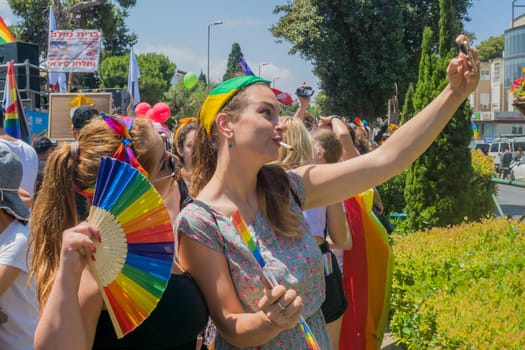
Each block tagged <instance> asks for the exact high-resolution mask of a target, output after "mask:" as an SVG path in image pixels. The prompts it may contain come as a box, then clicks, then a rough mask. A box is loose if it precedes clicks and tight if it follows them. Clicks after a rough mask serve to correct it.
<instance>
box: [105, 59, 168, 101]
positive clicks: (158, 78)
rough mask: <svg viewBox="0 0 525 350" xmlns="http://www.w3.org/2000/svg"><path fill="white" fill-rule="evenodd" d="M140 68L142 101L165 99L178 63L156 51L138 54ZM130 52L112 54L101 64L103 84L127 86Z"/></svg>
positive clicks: (106, 85)
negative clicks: (119, 54)
mask: <svg viewBox="0 0 525 350" xmlns="http://www.w3.org/2000/svg"><path fill="white" fill-rule="evenodd" d="M137 62H138V64H139V69H140V78H139V90H140V97H141V100H142V101H146V102H148V103H150V104H153V103H157V102H159V101H165V100H166V96H165V93H167V92H168V90H169V88H170V84H171V79H172V78H173V76H174V74H175V70H176V65H175V64H174V63H172V62H170V60H169V58H168V57H167V56H164V55H161V54H156V53H145V54H139V55H137ZM128 66H129V54H127V55H123V56H112V57H108V58H106V59H104V60H103V61H102V63H101V64H100V68H99V76H100V80H101V86H102V87H106V88H127V84H128Z"/></svg>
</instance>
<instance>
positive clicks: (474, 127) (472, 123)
mask: <svg viewBox="0 0 525 350" xmlns="http://www.w3.org/2000/svg"><path fill="white" fill-rule="evenodd" d="M470 127H471V128H472V136H474V140H476V141H477V140H479V133H478V126H477V125H476V122H475V121H473V120H471V121H470Z"/></svg>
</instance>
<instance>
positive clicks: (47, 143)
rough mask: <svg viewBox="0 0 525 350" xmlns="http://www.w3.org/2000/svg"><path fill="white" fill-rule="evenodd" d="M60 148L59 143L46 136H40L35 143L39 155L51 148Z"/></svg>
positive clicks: (34, 146)
mask: <svg viewBox="0 0 525 350" xmlns="http://www.w3.org/2000/svg"><path fill="white" fill-rule="evenodd" d="M56 146H58V142H57V141H56V140H51V139H49V138H47V137H45V136H39V137H37V138H36V139H35V141H33V148H34V149H35V151H36V152H37V153H44V152H45V151H47V150H48V149H50V148H51V147H56Z"/></svg>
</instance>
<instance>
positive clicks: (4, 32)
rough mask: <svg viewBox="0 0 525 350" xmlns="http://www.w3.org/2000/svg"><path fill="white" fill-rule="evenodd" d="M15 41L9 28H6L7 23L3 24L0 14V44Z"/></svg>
mask: <svg viewBox="0 0 525 350" xmlns="http://www.w3.org/2000/svg"><path fill="white" fill-rule="evenodd" d="M15 41H16V39H15V37H14V36H13V34H12V33H11V31H10V30H9V28H7V25H6V24H5V22H4V19H3V18H2V16H0V44H5V43H14V42H15Z"/></svg>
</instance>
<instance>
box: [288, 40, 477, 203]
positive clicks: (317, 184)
mask: <svg viewBox="0 0 525 350" xmlns="http://www.w3.org/2000/svg"><path fill="white" fill-rule="evenodd" d="M472 50H473V55H474V57H476V59H477V52H476V51H475V50H474V49H472ZM468 60H469V58H468V56H467V55H465V54H463V53H460V54H459V56H458V57H457V58H454V59H452V60H451V62H450V63H449V65H448V67H447V75H448V80H449V84H448V85H447V86H446V87H445V88H444V89H443V91H442V92H441V93H440V94H439V95H438V96H437V97H436V98H435V99H434V100H433V101H432V102H430V104H429V105H428V106H427V107H425V108H424V109H423V110H422V111H421V112H419V113H418V114H417V115H416V116H415V117H414V118H412V119H411V120H409V121H408V122H407V123H405V124H404V125H403V126H402V127H401V128H399V129H398V130H397V131H396V132H395V133H394V134H393V135H392V136H390V137H389V138H388V140H387V141H386V142H385V143H384V144H383V145H382V146H381V147H378V148H377V149H375V150H374V151H372V152H369V153H367V154H365V155H362V156H360V157H357V158H353V159H350V160H347V161H344V162H340V163H335V164H322V165H310V166H305V167H302V168H298V172H299V173H300V174H301V176H302V178H303V181H304V185H305V192H306V200H305V208H313V207H318V206H323V205H329V204H333V203H336V202H338V201H342V200H343V199H345V198H348V197H352V196H354V195H356V194H358V193H360V192H362V191H364V190H366V189H369V188H371V187H373V186H376V185H378V184H381V183H383V182H384V181H386V180H387V179H389V178H391V177H392V176H394V175H396V174H398V173H400V172H401V171H402V170H403V169H405V168H407V167H408V166H409V165H410V164H411V163H412V162H413V161H414V160H416V158H417V157H419V156H420V155H421V154H422V153H423V152H424V151H425V150H426V149H427V148H428V147H429V146H430V145H431V143H432V142H433V141H434V139H435V138H436V137H437V135H438V134H439V133H440V131H441V130H442V129H443V128H444V127H445V125H446V124H447V122H448V121H449V120H450V118H451V117H452V116H453V115H454V113H455V112H456V110H457V109H458V107H459V106H460V105H461V104H462V103H463V101H465V99H466V98H467V97H468V96H469V94H470V93H471V92H472V91H473V90H474V89H475V88H476V86H477V84H478V82H479V74H478V73H476V72H475V70H474V69H473V68H472V67H471V65H470V64H469V61H468ZM477 64H478V65H479V62H478V63H477ZM477 71H478V72H479V69H478V70H477Z"/></svg>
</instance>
